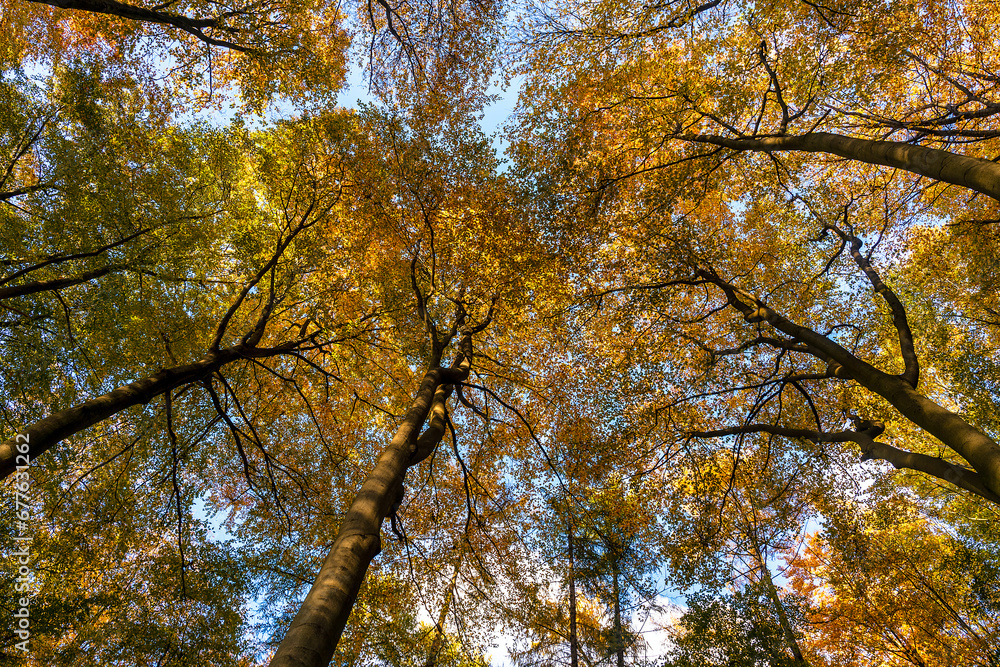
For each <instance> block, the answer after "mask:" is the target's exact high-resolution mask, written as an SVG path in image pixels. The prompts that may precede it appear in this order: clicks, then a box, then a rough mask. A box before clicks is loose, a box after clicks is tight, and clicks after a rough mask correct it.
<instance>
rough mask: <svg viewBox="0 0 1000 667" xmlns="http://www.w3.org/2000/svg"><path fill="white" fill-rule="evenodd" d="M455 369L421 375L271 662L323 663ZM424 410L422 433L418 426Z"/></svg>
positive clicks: (423, 449) (429, 436) (295, 666)
mask: <svg viewBox="0 0 1000 667" xmlns="http://www.w3.org/2000/svg"><path fill="white" fill-rule="evenodd" d="M460 364H461V366H459V368H450V369H446V368H441V367H432V368H431V369H430V370H428V371H427V373H426V374H425V375H424V377H423V380H422V381H421V383H420V387H419V389H418V390H417V393H416V396H415V397H414V399H413V402H412V403H411V404H410V408H409V409H408V410H407V412H406V416H405V417H404V418H403V423H402V424H401V425H400V427H399V429H398V430H397V431H396V434H395V436H394V437H393V438H392V440H391V442H390V443H389V446H388V447H387V448H386V449H385V451H383V452H382V455H381V456H380V457H379V459H378V461H377V462H376V464H375V468H374V469H373V470H372V472H371V473H370V474H369V475H368V478H367V479H365V481H364V483H363V484H362V485H361V490H360V491H359V492H358V495H357V496H356V497H355V498H354V501H353V502H352V503H351V507H350V509H349V510H348V511H347V515H346V516H345V517H344V520H343V522H342V523H341V526H340V532H339V533H338V534H337V539H336V541H335V542H334V544H333V547H332V548H331V549H330V552H329V554H327V557H326V559H325V560H324V561H323V565H322V567H321V568H320V572H319V575H318V576H317V577H316V580H315V581H314V582H313V585H312V588H310V589H309V593H308V594H307V595H306V599H305V601H304V602H303V603H302V606H301V607H300V608H299V611H298V613H297V614H296V615H295V618H294V619H292V623H291V625H290V626H289V628H288V631H287V632H286V634H285V637H284V639H282V641H281V644H280V645H279V646H278V650H277V651H276V652H275V654H274V658H272V660H271V663H270V665H271V667H327V665H329V663H330V660H331V659H332V658H333V652H334V650H335V649H336V647H337V643H338V642H339V641H340V637H341V635H342V634H343V632H344V627H345V626H346V625H347V619H348V617H349V616H350V614H351V609H352V608H353V606H354V601H355V600H356V599H357V596H358V590H359V589H360V588H361V583H362V581H364V577H365V574H366V573H367V572H368V566H369V564H370V563H371V561H372V559H373V558H375V556H377V555H378V553H379V552H380V551H381V548H382V542H381V537H380V535H381V530H382V521H383V519H385V517H386V516H387V515H388V514H389V511H390V509H391V508H392V506H393V504H394V503H395V502H396V501H397V500H398V499H399V498H400V497H401V496H402V491H403V478H404V477H405V475H406V471H407V469H408V468H409V467H410V466H411V465H413V464H414V463H416V462H417V461H419V460H422V458H423V457H426V456H427V455H428V454H430V452H431V451H433V448H434V446H436V444H437V442H439V441H440V439H441V436H442V435H443V434H444V429H445V422H446V419H445V404H444V401H445V400H447V395H448V394H449V393H450V391H451V389H450V387H442V385H444V384H447V385H451V384H452V383H453V382H456V381H460V380H462V379H464V377H466V376H467V375H468V357H466V359H465V360H464V361H462V360H461V359H460ZM428 415H430V417H431V419H430V424H429V425H428V428H427V431H426V432H425V433H424V435H423V436H420V437H418V434H419V432H420V428H421V426H423V424H424V421H425V420H427V418H428Z"/></svg>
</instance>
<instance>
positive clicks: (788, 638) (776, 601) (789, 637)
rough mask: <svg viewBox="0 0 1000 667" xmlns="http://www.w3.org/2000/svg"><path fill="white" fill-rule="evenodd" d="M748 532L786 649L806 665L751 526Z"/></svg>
mask: <svg viewBox="0 0 1000 667" xmlns="http://www.w3.org/2000/svg"><path fill="white" fill-rule="evenodd" d="M749 532H750V533H751V535H750V539H751V541H752V542H753V548H754V551H755V552H756V554H755V555H756V557H757V565H758V566H759V567H760V579H761V583H763V584H764V588H765V589H766V590H767V597H769V598H770V599H771V604H773V605H774V610H775V612H777V614H778V624H779V625H781V632H782V634H783V635H784V637H785V644H787V645H788V649H789V650H790V651H791V652H792V657H793V658H794V659H795V662H799V663H802V664H803V665H807V664H809V663H807V662H806V659H805V658H804V657H803V656H802V649H800V648H799V642H798V641H797V640H796V639H795V632H794V631H793V630H792V624H791V622H790V621H789V620H788V614H787V613H786V612H785V605H784V604H783V603H782V602H781V597H779V596H778V589H777V588H776V587H775V585H774V581H773V580H772V579H771V570H769V569H768V567H767V563H766V562H764V556H763V554H762V553H761V550H760V545H759V544H758V543H757V537H756V536H755V535H754V534H753V528H750V530H749Z"/></svg>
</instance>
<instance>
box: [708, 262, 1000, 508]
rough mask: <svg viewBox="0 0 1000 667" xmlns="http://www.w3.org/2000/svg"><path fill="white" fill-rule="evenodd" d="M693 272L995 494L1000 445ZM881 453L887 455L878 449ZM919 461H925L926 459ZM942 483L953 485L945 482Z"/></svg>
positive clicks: (898, 381)
mask: <svg viewBox="0 0 1000 667" xmlns="http://www.w3.org/2000/svg"><path fill="white" fill-rule="evenodd" d="M697 273H698V276H699V277H701V278H703V279H704V280H706V281H708V282H710V283H713V284H715V285H717V286H719V287H720V288H721V289H722V290H723V291H724V292H725V294H726V298H727V300H728V301H729V303H730V305H731V306H733V307H734V308H736V309H737V310H739V311H740V312H742V313H743V316H744V319H746V320H747V321H748V322H767V323H768V324H770V325H771V326H772V327H774V328H775V329H777V330H778V331H780V332H782V333H784V334H786V335H788V336H790V337H791V338H793V339H794V340H796V341H798V342H801V343H804V344H805V345H806V346H807V348H809V350H810V354H813V355H814V356H816V357H819V358H822V359H825V360H827V361H828V362H829V363H831V364H836V365H839V366H841V367H842V368H843V370H844V371H845V373H846V376H847V377H849V378H851V379H853V380H854V381H855V382H857V383H858V384H860V385H861V386H863V387H865V388H866V389H868V390H870V391H872V392H874V393H876V394H878V395H879V396H882V397H883V398H884V399H886V400H887V401H888V402H889V403H890V404H891V405H892V406H893V407H894V408H896V410H898V411H899V413H900V414H902V415H903V416H904V417H906V418H907V419H909V420H910V421H911V422H913V423H914V424H916V425H917V426H919V427H920V428H922V429H923V430H925V431H927V432H928V433H930V434H931V435H933V436H934V437H935V438H937V439H938V440H940V441H941V442H943V443H944V444H945V445H947V446H948V447H950V448H951V449H952V450H953V451H955V452H956V453H957V454H958V455H960V456H961V457H962V458H964V459H965V460H966V461H968V462H969V463H970V464H971V465H972V467H973V469H974V470H975V472H976V474H977V476H978V481H979V483H981V485H982V487H985V489H986V490H987V491H988V492H989V493H990V494H992V496H1000V445H998V444H997V443H996V442H995V441H994V440H993V439H992V438H990V437H989V436H987V435H986V434H985V433H983V432H982V431H980V430H979V429H978V428H976V427H975V426H973V425H972V424H970V423H969V422H967V421H965V419H963V418H962V417H961V416H959V415H957V414H955V413H954V412H951V411H950V410H948V409H947V408H945V407H943V406H941V405H939V404H937V403H936V402H934V401H932V400H931V399H929V398H927V397H926V396H924V395H923V394H921V393H920V392H919V391H917V389H916V388H915V387H914V386H913V385H911V384H910V382H909V379H908V377H906V376H900V375H891V374H889V373H886V372H884V371H882V370H879V369H878V368H875V367H874V366H872V365H871V364H869V363H868V362H866V361H864V360H863V359H860V358H859V357H857V356H855V355H854V354H853V353H851V352H850V351H848V350H847V349H845V348H844V347H842V346H841V345H839V344H838V343H836V342H835V341H833V340H831V339H830V338H828V337H826V336H824V335H822V334H820V333H818V332H816V331H813V330H812V329H810V328H808V327H804V326H801V325H799V324H796V323H795V322H792V321H791V320H789V319H787V318H786V317H784V316H782V315H780V314H779V313H777V312H776V311H774V310H773V309H771V308H770V307H768V306H767V305H766V304H765V303H764V302H763V301H761V300H760V299H757V298H756V297H754V296H753V295H751V294H748V293H747V292H745V291H743V290H741V289H739V288H738V287H735V286H734V285H732V284H730V283H728V282H726V281H725V280H723V279H721V278H720V277H719V276H718V275H717V274H716V273H715V272H714V271H712V270H711V269H710V268H707V267H701V268H699V269H698V271H697ZM873 451H874V450H873ZM881 451H882V452H883V453H886V454H891V452H888V450H886V449H884V448H883V449H882V450H881ZM928 458H932V457H928ZM921 461H923V462H924V463H927V462H926V460H923V459H921ZM944 479H948V478H947V477H945V478H944ZM948 481H951V482H952V483H956V484H957V482H955V481H953V480H951V479H948ZM991 499H992V498H991Z"/></svg>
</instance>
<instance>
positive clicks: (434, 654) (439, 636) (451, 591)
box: [424, 552, 464, 667]
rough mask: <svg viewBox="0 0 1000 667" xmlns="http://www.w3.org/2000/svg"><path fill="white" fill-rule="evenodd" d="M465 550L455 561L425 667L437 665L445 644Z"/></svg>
mask: <svg viewBox="0 0 1000 667" xmlns="http://www.w3.org/2000/svg"><path fill="white" fill-rule="evenodd" d="M463 555H464V552H459V554H458V562H456V563H455V571H454V572H452V575H451V582H450V583H449V584H448V588H447V590H446V591H445V594H444V603H443V604H442V605H441V611H440V612H439V613H438V619H437V623H436V624H435V625H434V640H433V641H432V642H431V648H430V650H429V651H428V652H427V660H425V661H424V667H435V665H437V661H438V656H439V655H440V654H441V648H442V647H443V646H444V624H445V622H446V621H447V620H448V611H449V610H450V609H451V600H452V598H453V597H454V596H455V588H456V586H458V572H459V569H460V568H461V567H462V556H463Z"/></svg>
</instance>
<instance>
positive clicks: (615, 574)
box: [611, 559, 625, 667]
mask: <svg viewBox="0 0 1000 667" xmlns="http://www.w3.org/2000/svg"><path fill="white" fill-rule="evenodd" d="M620 574H621V573H620V572H619V571H618V560H617V559H615V560H614V561H613V562H612V565H611V581H612V586H613V587H614V589H613V594H614V597H615V651H616V652H617V654H618V667H625V636H624V632H623V631H622V591H621V584H620V582H619V577H620Z"/></svg>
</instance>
